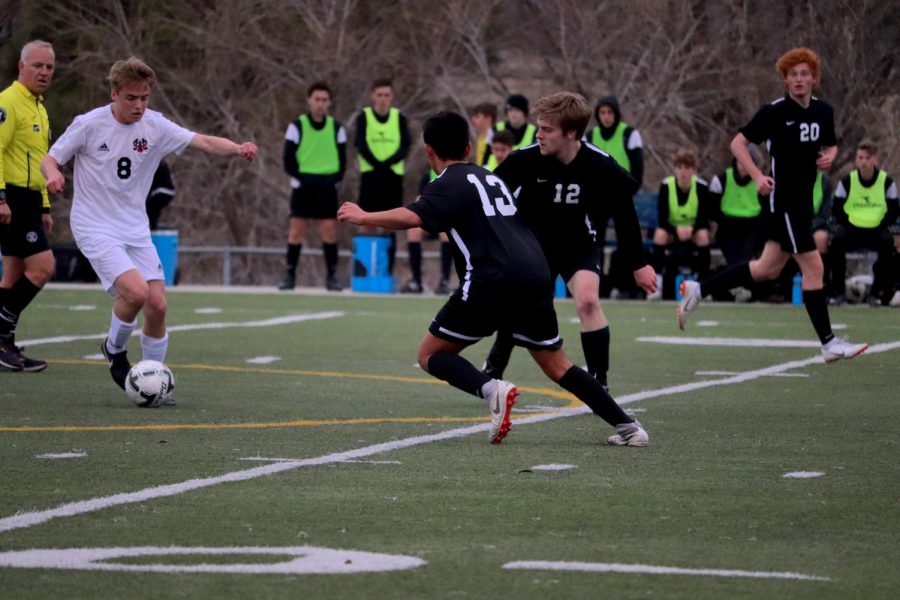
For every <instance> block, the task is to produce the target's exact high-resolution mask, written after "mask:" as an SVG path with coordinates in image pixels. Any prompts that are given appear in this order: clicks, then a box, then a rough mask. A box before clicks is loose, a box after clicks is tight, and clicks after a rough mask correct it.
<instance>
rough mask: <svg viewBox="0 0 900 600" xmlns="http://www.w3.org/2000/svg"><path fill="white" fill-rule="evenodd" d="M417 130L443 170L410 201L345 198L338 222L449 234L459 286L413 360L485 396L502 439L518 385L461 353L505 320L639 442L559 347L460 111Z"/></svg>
mask: <svg viewBox="0 0 900 600" xmlns="http://www.w3.org/2000/svg"><path fill="white" fill-rule="evenodd" d="M423 138H424V141H425V154H426V156H427V157H428V162H429V164H430V165H431V168H432V169H434V171H435V173H440V175H439V176H438V177H437V179H435V180H434V181H432V182H431V183H430V184H428V185H427V186H426V187H425V188H424V189H423V190H422V194H421V195H420V197H419V199H418V200H417V201H416V202H415V203H413V204H411V205H409V206H407V207H402V208H395V209H392V210H387V211H381V212H366V211H364V210H363V209H361V208H360V207H359V206H358V205H356V204H351V203H345V204H344V205H342V206H341V208H340V210H339V211H338V219H339V220H340V221H341V222H346V221H349V222H350V223H353V224H355V225H371V226H375V227H383V228H387V229H409V228H411V227H422V228H424V229H425V230H427V231H431V232H441V231H443V232H447V233H448V234H449V236H450V239H451V241H452V244H453V253H454V260H455V263H456V269H457V274H458V275H459V281H460V286H459V288H458V289H457V290H456V291H455V292H454V293H453V295H451V296H450V299H449V300H448V301H447V303H446V304H444V306H443V308H441V310H440V312H438V314H437V316H436V317H435V318H434V321H432V323H431V326H430V327H429V328H428V332H427V333H426V334H425V337H424V339H423V340H422V343H421V344H420V345H419V351H418V356H417V358H418V362H419V365H420V366H421V367H422V368H423V369H424V370H426V371H427V372H428V373H430V374H431V375H433V376H435V377H437V378H438V379H442V380H444V381H446V382H447V383H449V384H450V385H452V386H454V387H456V388H459V389H461V390H463V391H464V392H468V393H470V394H473V395H475V396H477V397H479V398H484V399H486V400H487V401H488V405H489V407H490V411H491V428H490V441H491V443H493V444H499V443H500V442H501V441H502V440H503V438H504V437H505V436H506V434H507V433H508V431H509V427H510V419H509V413H510V409H511V408H512V406H513V404H514V403H515V399H516V396H517V395H518V390H517V389H516V386H515V385H513V384H512V383H509V382H507V381H502V380H499V379H492V378H491V377H488V376H487V375H485V374H484V373H482V372H481V371H479V370H478V369H476V368H475V367H474V366H473V365H472V364H471V363H470V362H469V361H467V360H466V359H465V358H463V357H462V356H460V355H459V353H460V351H462V350H463V349H464V348H465V347H467V346H469V345H471V344H474V343H475V342H477V341H478V340H480V339H481V338H483V337H486V336H489V335H491V334H493V333H494V331H496V330H497V329H498V328H503V329H506V330H508V331H510V332H511V333H512V336H513V339H514V340H515V343H516V344H518V345H521V346H524V347H526V348H528V350H529V351H530V352H531V355H532V357H533V358H534V360H535V362H537V363H538V365H539V366H540V367H541V369H542V370H543V371H544V373H545V374H546V375H547V376H548V377H550V379H552V380H553V381H555V382H557V383H558V384H559V385H560V386H562V387H563V388H564V389H566V390H567V391H569V392H571V393H572V394H574V395H575V396H576V397H577V398H578V399H579V400H581V401H582V402H584V403H585V404H587V405H588V406H589V407H590V408H591V410H593V411H594V413H595V414H597V415H598V416H600V417H601V418H602V419H603V420H605V421H606V422H607V423H609V424H610V425H613V426H614V427H615V428H616V434H615V435H613V436H611V437H610V438H609V439H608V440H607V441H608V442H609V443H610V444H611V445H615V446H646V445H647V444H648V443H649V436H648V435H647V432H646V431H644V428H643V427H641V425H640V423H638V422H637V421H635V420H634V419H633V418H631V417H629V416H628V415H626V414H625V413H624V412H623V411H622V409H621V407H619V405H618V404H616V402H615V400H613V399H612V398H611V397H610V396H609V394H607V393H606V391H605V390H604V389H603V387H602V386H601V385H600V383H599V382H598V381H597V380H596V379H595V378H593V377H591V376H590V375H588V374H587V373H586V372H585V371H583V370H581V369H580V368H578V367H576V366H574V365H573V364H572V362H571V361H570V360H569V359H568V358H567V357H566V355H565V353H564V352H563V351H562V339H561V338H560V337H559V329H558V326H557V322H556V312H555V311H554V310H553V285H552V282H551V279H550V272H549V269H548V268H547V261H546V259H545V258H544V254H543V252H542V251H541V247H540V245H539V244H538V242H537V240H536V239H535V238H534V235H533V234H532V233H531V231H530V229H529V227H528V226H527V225H526V224H525V223H524V221H523V220H522V219H521V218H520V217H519V215H518V214H517V213H518V208H517V206H516V203H515V201H514V200H513V197H512V195H511V194H510V192H509V190H508V189H507V186H506V185H505V184H504V183H503V181H502V180H501V179H500V178H499V177H497V176H496V175H493V174H492V173H490V172H489V171H487V170H486V169H484V168H482V167H479V166H476V165H472V164H469V163H466V162H465V160H466V157H467V156H468V155H469V148H470V144H469V128H468V124H467V123H466V120H465V119H464V118H463V117H462V116H460V115H458V114H456V113H450V112H443V113H439V114H438V115H435V116H433V117H431V118H430V119H428V121H426V123H425V126H424V130H423ZM511 300H512V301H511Z"/></svg>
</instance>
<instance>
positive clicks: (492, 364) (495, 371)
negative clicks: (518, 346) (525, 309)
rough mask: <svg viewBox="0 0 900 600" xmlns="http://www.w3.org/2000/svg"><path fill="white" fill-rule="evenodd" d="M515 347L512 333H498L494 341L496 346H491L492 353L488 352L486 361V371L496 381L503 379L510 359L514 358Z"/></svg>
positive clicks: (501, 331)
mask: <svg viewBox="0 0 900 600" xmlns="http://www.w3.org/2000/svg"><path fill="white" fill-rule="evenodd" d="M514 346H515V344H514V343H513V337H512V333H510V332H509V331H503V330H500V331H498V332H497V339H496V340H494V345H493V346H491V351H490V352H488V356H487V360H486V361H485V371H486V372H487V374H488V375H490V376H491V377H494V378H496V379H501V378H502V377H503V372H504V371H505V370H506V367H507V366H509V357H510V356H512V351H513V347H514Z"/></svg>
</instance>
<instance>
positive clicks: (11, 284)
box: [0, 40, 56, 372]
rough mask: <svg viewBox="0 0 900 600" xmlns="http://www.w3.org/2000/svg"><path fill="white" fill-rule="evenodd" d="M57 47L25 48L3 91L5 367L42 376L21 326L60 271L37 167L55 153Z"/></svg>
mask: <svg viewBox="0 0 900 600" xmlns="http://www.w3.org/2000/svg"><path fill="white" fill-rule="evenodd" d="M55 60H56V59H55V55H54V53H53V46H52V45H50V44H49V43H47V42H44V41H41V40H33V41H31V42H28V43H27V44H25V46H23V47H22V54H21V55H20V58H19V78H18V79H17V80H16V81H14V82H13V83H12V85H10V86H9V87H8V88H6V89H5V90H3V91H2V92H0V253H2V254H3V280H2V282H0V367H2V368H4V369H8V370H10V371H29V372H36V371H43V370H44V369H46V368H47V361H44V360H36V359H33V358H28V357H27V356H25V355H24V354H22V349H21V348H18V347H16V337H15V336H16V324H17V323H18V321H19V317H20V315H21V314H22V311H23V310H25V307H26V306H28V304H29V303H30V302H31V301H32V300H33V299H34V297H35V296H36V295H37V293H38V292H39V291H41V288H43V287H44V285H46V283H47V281H49V280H50V277H52V276H53V272H54V270H55V269H56V262H55V260H54V259H53V253H52V252H51V251H50V244H49V243H48V242H47V235H48V234H49V233H50V231H51V229H52V228H53V219H52V218H51V217H50V201H49V199H48V196H47V182H46V180H45V179H44V176H43V175H41V171H40V169H39V168H38V165H39V164H40V162H41V160H42V159H43V158H44V156H45V155H46V154H47V151H48V150H49V148H50V121H49V119H48V118H47V110H46V109H45V108H44V104H43V99H44V97H43V94H44V92H46V91H47V88H48V87H49V86H50V82H51V81H52V80H53V67H54V64H55Z"/></svg>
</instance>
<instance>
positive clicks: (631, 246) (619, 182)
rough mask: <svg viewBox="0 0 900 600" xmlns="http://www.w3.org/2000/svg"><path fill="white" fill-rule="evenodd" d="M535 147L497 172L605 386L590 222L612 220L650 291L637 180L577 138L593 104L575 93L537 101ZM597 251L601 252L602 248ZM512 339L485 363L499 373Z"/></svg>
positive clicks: (500, 341)
mask: <svg viewBox="0 0 900 600" xmlns="http://www.w3.org/2000/svg"><path fill="white" fill-rule="evenodd" d="M534 109H535V113H536V114H537V123H538V130H537V144H535V145H533V146H529V147H527V148H522V149H521V150H519V151H517V152H513V153H512V154H510V156H509V158H507V159H506V160H505V161H504V162H503V163H502V164H501V165H500V166H498V167H497V169H496V171H495V173H496V174H497V175H498V176H499V177H500V178H501V179H503V181H504V182H506V184H507V186H509V189H511V190H513V191H514V193H515V194H516V202H517V205H518V206H519V208H520V210H521V212H522V217H523V218H524V219H525V221H526V222H527V223H528V225H529V227H531V229H532V231H534V233H535V235H536V236H537V239H538V241H539V242H540V244H541V248H542V249H543V251H544V255H545V256H546V257H547V262H548V263H549V264H550V274H551V276H552V278H553V279H554V280H555V279H556V276H557V275H561V276H562V278H563V280H564V281H565V282H566V285H567V286H568V288H569V290H570V291H571V292H572V297H573V298H574V299H575V309H576V311H577V312H578V318H579V320H580V321H581V346H582V348H583V350H584V358H585V361H586V362H587V368H588V372H589V373H590V374H591V375H593V376H595V377H596V378H597V379H598V380H599V381H600V383H601V384H602V385H604V386H606V385H607V375H606V372H607V371H608V370H609V322H608V321H607V320H606V315H605V314H603V309H602V308H601V306H600V274H601V265H599V264H598V261H599V259H600V255H599V253H598V248H597V246H596V240H595V236H594V226H595V225H596V226H598V227H605V226H606V223H607V222H609V218H610V217H612V218H613V220H614V221H615V226H616V238H617V240H618V244H619V247H620V248H621V249H622V251H623V254H624V256H625V258H626V260H627V261H628V263H629V265H630V267H631V269H632V271H633V272H634V281H635V283H637V285H638V286H639V287H640V288H642V289H643V290H644V291H646V292H647V293H648V294H650V293H653V292H655V291H656V285H657V283H656V272H655V271H654V270H653V267H651V266H649V265H648V264H647V260H646V257H645V254H644V248H643V244H642V240H641V227H640V225H639V224H638V219H637V214H636V213H635V210H634V204H633V203H632V201H631V198H632V196H633V195H634V193H635V192H636V191H637V182H636V181H635V180H634V179H633V178H632V177H631V176H630V175H629V174H628V172H626V171H625V170H624V169H622V167H620V166H619V165H618V164H617V163H616V161H615V160H614V159H613V158H612V157H610V156H609V155H608V154H606V153H604V152H603V151H601V150H599V149H598V148H596V147H595V146H592V145H590V144H587V143H584V142H582V141H581V136H582V135H583V134H584V129H585V127H587V124H588V121H589V120H590V118H591V107H590V105H588V103H587V101H586V100H585V99H584V98H583V97H582V96H580V95H578V94H573V93H570V92H558V93H555V94H552V95H550V96H546V97H544V98H541V99H540V100H538V101H537V103H536V104H535V107H534ZM600 252H602V250H600ZM512 346H513V345H512V342H511V340H510V339H509V337H508V335H506V334H504V332H502V331H501V332H500V333H498V336H497V341H496V342H495V343H494V347H493V348H491V352H490V354H489V355H488V359H487V361H486V363H485V372H486V373H487V374H488V375H491V376H495V377H502V376H503V371H504V369H505V368H506V365H507V364H508V363H509V356H510V353H511V352H512Z"/></svg>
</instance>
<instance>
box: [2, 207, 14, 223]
mask: <svg viewBox="0 0 900 600" xmlns="http://www.w3.org/2000/svg"><path fill="white" fill-rule="evenodd" d="M10 221H12V211H11V210H10V209H9V204H7V203H6V202H4V203H3V204H0V225H9V223H10Z"/></svg>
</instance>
